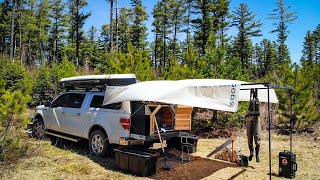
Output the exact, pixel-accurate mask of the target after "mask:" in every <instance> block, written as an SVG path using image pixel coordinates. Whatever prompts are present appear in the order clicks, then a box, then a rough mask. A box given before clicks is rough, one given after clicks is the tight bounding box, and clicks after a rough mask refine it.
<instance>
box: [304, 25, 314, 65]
mask: <svg viewBox="0 0 320 180" xmlns="http://www.w3.org/2000/svg"><path fill="white" fill-rule="evenodd" d="M302 53H303V54H302V58H303V59H304V60H305V61H307V63H308V64H309V65H311V64H312V63H313V62H314V61H315V56H316V45H315V37H314V36H313V34H312V33H311V32H310V31H308V32H307V34H306V36H305V38H304V42H303V50H302Z"/></svg>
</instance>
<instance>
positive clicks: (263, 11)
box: [84, 0, 320, 62]
mask: <svg viewBox="0 0 320 180" xmlns="http://www.w3.org/2000/svg"><path fill="white" fill-rule="evenodd" d="M275 2H276V0H246V1H244V0H232V1H231V4H230V8H231V9H232V10H233V9H234V8H235V7H238V6H239V4H240V3H246V4H248V5H249V8H250V9H251V10H252V11H253V12H254V14H256V18H257V19H260V20H261V21H262V22H263V26H262V33H263V36H261V37H257V38H253V39H252V41H253V42H254V43H258V42H260V41H261V40H262V39H263V38H267V39H271V40H276V38H277V36H276V34H271V33H269V32H270V31H271V30H273V29H274V26H273V25H272V23H273V21H272V20H270V19H266V18H267V17H268V14H269V13H271V12H272V9H274V8H275V7H276V5H275ZM285 2H286V3H287V4H288V5H291V10H292V11H297V15H298V19H297V20H296V21H295V22H294V24H291V25H289V30H290V34H289V36H288V39H287V41H286V44H287V45H288V47H289V50H290V53H291V59H292V61H294V62H299V61H300V58H301V54H302V53H301V51H302V45H303V41H304V36H305V34H306V32H307V31H308V30H314V29H315V28H316V26H317V25H318V24H320V0H308V1H305V0H286V1H285ZM156 3H157V0H144V1H143V5H144V6H145V7H146V10H147V12H148V14H149V19H148V21H147V22H146V25H147V26H148V32H149V35H148V38H147V39H148V41H152V40H153V33H151V29H152V27H151V23H152V21H153V18H152V15H151V12H152V8H153V6H154V5H155V4H156ZM118 6H119V7H130V0H119V2H118ZM84 11H91V13H92V16H91V17H90V18H89V19H88V21H87V22H86V24H85V29H88V28H89V27H90V26H91V25H94V26H95V27H97V28H98V29H100V27H101V25H102V24H105V23H109V4H108V2H107V1H105V0H89V1H88V6H87V7H86V8H85V9H84ZM236 33H237V30H236V29H235V28H231V29H230V30H229V35H236Z"/></svg>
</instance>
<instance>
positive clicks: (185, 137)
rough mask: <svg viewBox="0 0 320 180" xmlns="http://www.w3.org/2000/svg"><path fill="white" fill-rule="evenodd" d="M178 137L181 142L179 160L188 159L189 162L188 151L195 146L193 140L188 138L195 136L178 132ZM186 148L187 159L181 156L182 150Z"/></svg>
mask: <svg viewBox="0 0 320 180" xmlns="http://www.w3.org/2000/svg"><path fill="white" fill-rule="evenodd" d="M179 137H180V140H181V141H180V142H181V154H180V157H181V161H182V162H183V161H184V160H188V161H189V162H191V158H190V151H192V150H193V149H194V148H195V143H194V141H193V142H191V141H190V140H191V139H193V138H195V136H193V135H190V134H188V133H186V132H180V133H179ZM184 150H186V152H187V154H188V159H184V157H183V154H184V153H183V151H184Z"/></svg>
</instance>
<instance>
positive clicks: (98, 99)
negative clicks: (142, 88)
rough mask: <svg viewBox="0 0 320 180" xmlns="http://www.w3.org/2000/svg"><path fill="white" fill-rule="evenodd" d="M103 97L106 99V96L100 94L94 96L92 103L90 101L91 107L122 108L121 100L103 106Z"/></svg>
mask: <svg viewBox="0 0 320 180" xmlns="http://www.w3.org/2000/svg"><path fill="white" fill-rule="evenodd" d="M103 99H104V96H98V95H95V96H93V98H92V100H91V103H90V107H93V108H104V109H120V108H121V105H122V103H121V102H119V103H114V104H108V105H106V106H102V104H103Z"/></svg>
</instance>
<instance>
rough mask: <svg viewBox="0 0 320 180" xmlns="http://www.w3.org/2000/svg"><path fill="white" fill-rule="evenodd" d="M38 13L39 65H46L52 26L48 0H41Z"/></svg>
mask: <svg viewBox="0 0 320 180" xmlns="http://www.w3.org/2000/svg"><path fill="white" fill-rule="evenodd" d="M38 7H39V8H38V11H37V26H38V38H39V39H38V43H39V60H40V62H39V64H44V63H45V50H47V48H46V44H47V43H46V42H47V41H48V39H49V36H48V31H49V26H50V23H51V21H50V19H49V9H50V8H51V7H50V4H49V1H48V0H41V1H40V2H39V4H38Z"/></svg>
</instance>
